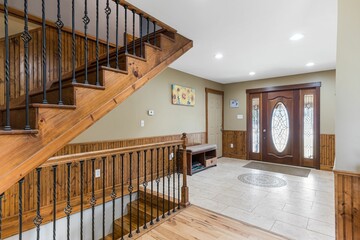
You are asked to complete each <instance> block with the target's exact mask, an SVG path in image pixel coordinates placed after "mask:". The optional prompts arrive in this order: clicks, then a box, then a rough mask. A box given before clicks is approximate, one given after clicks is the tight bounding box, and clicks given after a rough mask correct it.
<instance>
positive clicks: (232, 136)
mask: <svg viewBox="0 0 360 240" xmlns="http://www.w3.org/2000/svg"><path fill="white" fill-rule="evenodd" d="M231 144H233V148H231V146H230V145H231ZM223 156H224V157H231V158H239V159H246V131H229V130H224V131H223Z"/></svg>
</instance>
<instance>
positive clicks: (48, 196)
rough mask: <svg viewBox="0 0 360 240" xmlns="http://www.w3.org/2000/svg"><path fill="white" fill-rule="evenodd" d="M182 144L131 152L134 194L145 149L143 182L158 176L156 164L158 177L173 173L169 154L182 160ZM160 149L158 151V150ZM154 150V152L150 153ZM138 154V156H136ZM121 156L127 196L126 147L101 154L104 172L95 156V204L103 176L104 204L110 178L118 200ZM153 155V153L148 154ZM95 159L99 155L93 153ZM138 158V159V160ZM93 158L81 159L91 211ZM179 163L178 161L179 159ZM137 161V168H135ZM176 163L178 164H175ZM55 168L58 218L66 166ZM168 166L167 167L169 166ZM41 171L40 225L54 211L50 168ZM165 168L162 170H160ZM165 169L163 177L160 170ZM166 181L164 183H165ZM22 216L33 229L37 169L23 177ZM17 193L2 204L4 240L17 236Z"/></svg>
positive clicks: (76, 189) (74, 171) (76, 170)
mask: <svg viewBox="0 0 360 240" xmlns="http://www.w3.org/2000/svg"><path fill="white" fill-rule="evenodd" d="M182 143H183V142H182V141H171V142H167V143H159V144H152V145H151V146H148V145H143V146H136V147H135V148H134V149H133V150H132V151H131V153H132V168H131V179H132V186H133V188H134V190H133V192H136V191H137V190H138V186H139V184H138V183H137V178H138V174H137V170H138V167H139V171H140V175H139V183H140V184H142V182H143V181H144V176H145V151H144V150H145V149H147V151H146V166H147V167H146V176H147V177H146V179H147V180H149V179H151V172H153V175H154V176H156V175H157V168H156V166H157V165H159V176H161V177H162V176H167V174H168V172H169V170H170V173H171V174H172V173H173V170H174V169H177V168H176V166H175V165H174V163H175V161H169V155H170V153H174V156H178V157H179V158H181V155H176V152H177V149H178V148H179V147H180V146H181V145H182ZM157 149H159V151H157ZM151 150H153V151H151ZM138 152H140V155H138ZM122 153H124V154H125V155H124V169H123V171H124V186H123V187H124V193H125V195H127V194H128V187H129V184H130V164H129V163H130V155H129V153H128V150H127V149H126V148H121V149H117V150H116V154H104V155H103V157H106V159H105V170H104V169H103V167H102V166H103V160H102V157H96V160H95V169H101V177H99V178H95V196H96V203H97V205H99V204H101V203H102V202H103V201H102V186H103V177H102V176H105V181H104V182H105V189H106V199H105V201H106V202H107V201H111V192H112V186H113V185H112V184H113V183H112V176H113V175H114V176H115V187H116V194H117V197H118V198H119V197H121V194H120V193H121V187H122V185H121V172H122V169H121V157H120V154H122ZM151 153H152V154H151ZM113 155H115V157H116V158H115V169H113V168H112V161H113V158H112V156H113ZM93 156H94V158H95V156H98V154H95V153H94V154H93ZM138 156H140V160H138ZM92 158H93V157H90V156H87V157H84V158H83V159H84V160H85V162H84V196H85V197H84V199H85V202H84V208H85V209H88V208H90V207H91V206H90V203H89V200H90V198H91V181H92V170H91V169H92V162H91V160H90V159H92ZM75 159H76V158H74V160H73V161H71V162H72V166H71V178H70V179H71V180H70V182H71V192H70V196H71V207H72V209H73V211H72V213H76V212H79V210H80V192H81V189H80V179H81V178H80V177H81V175H80V161H79V160H75ZM151 161H153V168H152V169H151ZM178 161H181V159H178ZM138 162H139V165H138ZM178 163H179V162H178ZM53 164H55V165H58V167H57V170H56V171H57V179H56V187H57V191H56V201H57V218H58V219H59V218H62V217H65V216H66V215H65V213H64V209H65V207H66V200H67V165H66V162H65V161H56V162H55V163H53ZM169 164H170V165H169ZM43 166H44V167H42V170H41V182H40V183H41V190H40V192H41V198H40V202H41V216H42V217H43V219H44V220H43V224H45V223H47V222H50V221H52V209H53V206H52V204H53V200H54V199H53V172H54V171H53V168H52V166H53V165H49V164H45V165H43ZM163 166H164V168H163ZM162 169H164V175H163V170H162ZM166 181H167V180H166ZM171 183H172V182H171ZM23 189H24V191H23V214H24V221H23V224H24V230H25V231H26V230H28V229H32V228H34V223H33V219H34V217H35V216H36V203H37V194H36V193H37V173H36V170H33V171H31V172H30V173H29V174H28V175H27V176H25V178H24V187H23ZM18 196H19V190H18V184H16V185H14V186H12V187H11V188H10V189H9V190H7V191H6V192H5V195H4V201H3V215H2V216H3V224H2V230H3V232H2V233H3V237H8V236H12V235H14V234H17V233H18V226H17V221H18V209H19V208H18V206H19V201H18Z"/></svg>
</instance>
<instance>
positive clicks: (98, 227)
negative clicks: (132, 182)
mask: <svg viewBox="0 0 360 240" xmlns="http://www.w3.org/2000/svg"><path fill="white" fill-rule="evenodd" d="M135 199H137V194H133V200H135ZM129 200H130V199H129V195H127V196H125V197H124V215H126V214H127V207H126V205H127V204H128V203H129V202H130V201H129ZM115 206H116V207H115V219H118V218H120V216H121V199H120V198H119V199H117V200H116V201H115ZM102 209H103V207H102V205H101V206H97V207H96V208H95V239H100V238H102ZM105 219H106V222H105V229H106V231H105V232H106V235H108V234H110V233H112V202H108V203H106V204H105ZM66 226H67V221H66V217H65V218H62V219H60V220H58V221H57V222H56V229H57V230H56V239H66V237H67V231H66ZM52 231H53V223H52V222H51V223H47V224H44V225H42V226H41V230H40V234H41V235H40V239H44V240H45V239H52V234H53V232H52ZM22 238H23V239H26V240H30V239H36V229H32V230H29V231H27V232H24V233H23V236H22ZM70 238H71V240H80V213H76V214H73V215H71V217H70ZM17 239H19V236H18V235H15V236H12V237H9V238H6V239H4V240H17ZM84 239H91V209H87V210H85V211H84Z"/></svg>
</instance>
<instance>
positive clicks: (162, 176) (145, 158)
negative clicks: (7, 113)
mask: <svg viewBox="0 0 360 240" xmlns="http://www.w3.org/2000/svg"><path fill="white" fill-rule="evenodd" d="M186 139H187V138H186V135H185V134H183V137H182V140H176V141H169V142H163V143H155V144H147V145H142V146H132V147H124V148H116V149H108V150H101V151H94V152H85V153H79V154H71V155H63V156H57V157H52V158H50V159H49V160H48V161H46V162H45V163H44V164H42V165H41V166H40V167H38V168H36V169H35V170H33V171H31V172H30V173H29V174H28V175H26V176H25V177H24V178H23V179H22V180H21V181H19V183H17V184H15V185H14V186H12V187H11V188H10V189H9V190H7V191H6V192H5V193H4V194H3V195H1V196H0V210H2V211H0V212H1V213H2V214H1V215H0V239H3V238H7V237H10V236H14V235H16V234H19V238H23V239H35V238H36V239H38V238H37V236H40V234H42V233H41V232H42V231H41V230H43V231H45V232H46V233H49V235H48V236H46V237H45V238H46V239H50V238H51V236H52V235H53V234H55V235H56V236H57V237H58V239H66V238H67V239H71V238H72V237H74V238H78V237H80V238H81V239H89V237H86V236H92V237H91V239H118V238H120V237H121V236H124V235H128V236H129V237H132V236H135V235H136V236H137V235H138V234H139V233H141V232H143V229H144V230H145V229H148V228H151V227H152V226H154V225H156V223H157V222H159V221H160V219H164V218H166V217H167V216H169V215H171V214H173V213H175V212H177V211H178V210H180V209H181V208H182V207H186V206H187V205H188V204H189V203H188V199H189V198H188V196H186V194H188V191H187V190H185V189H187V186H186V185H185V184H186V177H187V175H186V174H184V175H183V174H181V172H182V169H181V166H182V165H183V163H185V164H186V159H184V158H183V156H182V155H181V154H180V149H181V148H184V147H185V144H186ZM97 174H99V175H97ZM126 207H127V209H126ZM106 208H109V209H111V211H110V212H111V214H110V215H109V214H108V213H106ZM126 210H127V211H126ZM90 212H91V214H90ZM126 212H127V213H126ZM76 213H78V214H76ZM74 214H76V215H74ZM85 215H86V216H91V217H90V218H88V217H87V218H85V217H84V216H85ZM61 218H65V219H64V220H61ZM59 221H66V224H63V223H59ZM47 223H50V226H47V227H46V226H45V225H47ZM99 223H101V224H99ZM95 224H96V225H95ZM64 225H66V228H62V229H59V226H64ZM84 226H91V228H86V229H87V230H86V229H85V228H84ZM95 226H101V227H100V228H99V227H95ZM43 228H45V229H43ZM109 228H110V229H111V230H110V232H109V231H108V230H107V229H109ZM29 230H32V231H29ZM26 231H27V232H26ZM50 233H51V234H50ZM74 233H76V236H74V235H73V234H74ZM70 234H71V235H70ZM50 235H51V236H50ZM42 236H44V235H42Z"/></svg>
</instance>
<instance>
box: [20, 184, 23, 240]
mask: <svg viewBox="0 0 360 240" xmlns="http://www.w3.org/2000/svg"><path fill="white" fill-rule="evenodd" d="M23 184H24V178H23V179H21V180H20V181H19V240H22V229H23V225H22V224H23V221H22V220H23Z"/></svg>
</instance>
